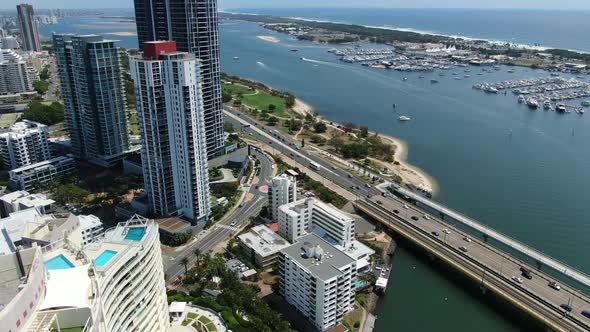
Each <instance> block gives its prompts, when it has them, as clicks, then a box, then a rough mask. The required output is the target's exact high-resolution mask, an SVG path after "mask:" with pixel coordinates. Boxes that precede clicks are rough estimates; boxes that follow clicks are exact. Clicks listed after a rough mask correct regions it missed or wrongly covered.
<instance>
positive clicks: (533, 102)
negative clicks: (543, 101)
mask: <svg viewBox="0 0 590 332" xmlns="http://www.w3.org/2000/svg"><path fill="white" fill-rule="evenodd" d="M526 104H527V106H528V107H530V108H532V109H537V108H539V102H538V101H537V99H535V98H533V97H529V98H527V100H526Z"/></svg>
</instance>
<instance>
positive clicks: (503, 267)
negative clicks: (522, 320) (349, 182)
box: [353, 188, 590, 331]
mask: <svg viewBox="0 0 590 332" xmlns="http://www.w3.org/2000/svg"><path fill="white" fill-rule="evenodd" d="M397 190H400V192H399V194H403V195H405V197H407V198H408V199H409V200H408V201H405V200H402V199H399V198H397V197H382V196H373V197H371V198H367V199H362V200H357V201H355V202H353V204H354V206H355V208H356V209H357V210H359V211H361V212H363V213H365V214H366V215H368V216H370V217H371V218H373V219H375V220H376V221H378V222H380V223H381V224H383V225H384V226H386V227H388V228H390V229H391V230H393V231H394V232H396V233H398V234H399V235H401V236H402V237H404V238H406V239H407V240H409V241H410V242H412V243H414V244H416V245H417V246H419V247H421V248H423V249H424V250H426V251H427V252H429V253H430V254H432V255H433V256H434V257H437V258H438V259H440V260H442V261H444V262H445V263H447V264H448V265H450V266H452V267H453V268H454V269H455V270H457V271H459V272H461V273H463V274H464V275H466V276H467V277H469V278H471V279H472V280H474V281H475V282H477V283H480V284H481V287H482V290H483V289H485V290H488V291H492V292H494V293H495V294H497V295H499V296H500V297H502V298H504V299H505V300H506V301H508V302H509V303H512V304H513V305H515V306H517V307H518V308H520V309H521V310H522V311H523V312H525V313H526V314H528V315H530V316H531V317H533V318H534V319H536V320H538V321H540V322H541V323H542V324H544V325H546V326H547V327H548V328H549V329H551V330H554V331H588V330H589V329H590V319H588V318H586V317H584V316H583V315H581V311H582V310H589V309H590V298H589V297H588V296H587V295H585V294H583V293H581V292H580V291H578V290H576V289H574V288H572V287H569V286H567V285H565V284H562V285H561V289H560V290H555V289H553V288H551V287H549V286H548V285H549V283H550V282H552V281H555V278H553V277H551V276H550V275H548V274H547V273H545V272H544V271H541V269H539V268H537V267H533V266H529V265H528V264H526V263H524V262H523V261H521V260H518V259H516V258H514V257H513V256H511V255H509V254H507V253H505V252H503V251H501V250H499V249H497V248H495V247H493V246H492V245H490V244H489V243H487V241H485V240H484V241H482V240H479V239H478V238H476V237H475V236H472V235H470V234H468V233H466V232H464V231H462V230H461V229H459V228H457V227H454V226H453V225H452V224H451V223H448V222H447V221H446V220H445V219H444V218H445V216H453V218H457V219H460V220H462V221H463V222H465V224H466V225H470V226H471V227H473V228H474V229H479V230H480V231H481V232H482V234H485V236H487V237H490V238H491V237H494V238H498V239H499V240H501V241H504V242H505V243H506V244H507V245H511V246H512V247H513V248H514V249H515V250H519V251H522V252H523V253H526V254H527V255H528V256H530V257H534V258H535V259H536V260H537V261H538V262H542V264H544V265H546V266H551V267H552V268H555V269H556V270H558V269H562V270H561V271H562V273H564V274H567V276H568V277H569V278H572V279H574V280H576V281H578V282H580V283H582V284H585V285H590V280H589V279H588V277H587V276H586V275H584V274H583V273H581V272H578V271H576V270H574V269H572V268H570V267H568V266H566V265H564V264H562V263H560V262H558V261H556V260H554V259H552V258H550V257H548V256H546V255H544V254H542V253H539V252H538V251H536V250H534V249H532V248H529V247H526V246H525V245H522V244H520V243H518V242H517V241H515V240H512V239H510V238H508V237H506V236H504V235H502V234H500V233H498V232H495V231H493V230H491V229H489V228H487V227H483V226H482V225H480V224H479V223H477V222H476V221H474V220H472V219H469V218H467V217H465V216H462V215H460V214H458V213H456V212H454V211H452V210H450V209H448V208H446V207H444V206H442V205H440V204H438V203H434V202H432V201H430V200H429V199H427V198H425V197H423V196H421V195H417V194H414V193H412V192H409V191H406V190H405V189H403V188H397ZM410 201H414V202H421V203H422V204H425V205H426V204H427V206H428V207H429V208H431V209H435V210H437V211H440V214H441V216H440V217H434V216H429V215H428V212H427V211H426V210H424V209H420V208H419V207H417V206H416V205H414V204H412V203H410ZM484 239H485V237H484ZM521 268H526V269H527V270H528V271H530V277H531V279H528V278H525V277H524V276H523V275H521V274H522V272H521ZM562 305H569V306H570V307H571V312H568V311H565V310H564V309H562Z"/></svg>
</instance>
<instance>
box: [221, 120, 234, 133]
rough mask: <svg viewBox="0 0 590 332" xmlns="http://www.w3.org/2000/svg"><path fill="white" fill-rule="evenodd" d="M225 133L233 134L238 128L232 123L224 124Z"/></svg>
mask: <svg viewBox="0 0 590 332" xmlns="http://www.w3.org/2000/svg"><path fill="white" fill-rule="evenodd" d="M223 131H225V132H226V133H233V132H235V131H236V128H235V127H234V125H233V124H232V123H231V122H224V123H223Z"/></svg>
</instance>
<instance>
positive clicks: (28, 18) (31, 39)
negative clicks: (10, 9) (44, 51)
mask: <svg viewBox="0 0 590 332" xmlns="http://www.w3.org/2000/svg"><path fill="white" fill-rule="evenodd" d="M16 15H17V17H18V26H19V28H20V35H21V39H22V45H21V48H22V49H23V50H25V51H35V52H41V42H39V31H37V23H36V22H35V18H34V17H33V15H34V13H33V6H32V5H29V4H26V3H21V4H20V5H17V6H16Z"/></svg>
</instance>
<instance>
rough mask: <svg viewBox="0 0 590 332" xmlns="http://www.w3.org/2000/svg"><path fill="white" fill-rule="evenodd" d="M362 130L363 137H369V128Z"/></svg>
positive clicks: (363, 127) (362, 128)
mask: <svg viewBox="0 0 590 332" xmlns="http://www.w3.org/2000/svg"><path fill="white" fill-rule="evenodd" d="M360 130H361V137H367V136H369V128H368V127H365V126H362V127H360Z"/></svg>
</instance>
